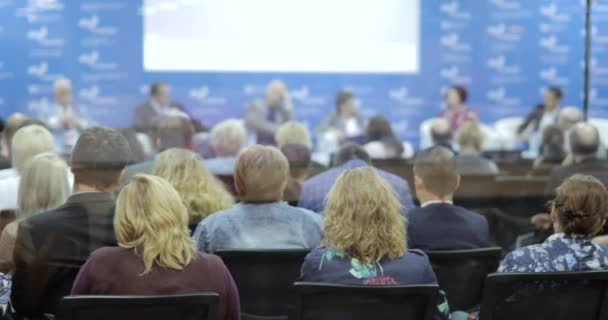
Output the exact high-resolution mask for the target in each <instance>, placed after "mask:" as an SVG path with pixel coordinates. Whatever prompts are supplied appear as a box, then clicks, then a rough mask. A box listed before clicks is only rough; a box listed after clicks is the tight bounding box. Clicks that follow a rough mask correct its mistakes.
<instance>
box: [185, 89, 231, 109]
mask: <svg viewBox="0 0 608 320" xmlns="http://www.w3.org/2000/svg"><path fill="white" fill-rule="evenodd" d="M188 96H189V97H190V98H192V99H194V100H196V101H198V102H199V103H201V104H206V105H225V104H226V100H227V99H226V98H224V97H217V96H216V97H214V96H211V95H210V90H209V87H207V86H200V87H198V88H192V89H190V90H188Z"/></svg>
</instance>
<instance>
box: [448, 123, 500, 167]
mask: <svg viewBox="0 0 608 320" xmlns="http://www.w3.org/2000/svg"><path fill="white" fill-rule="evenodd" d="M482 144H483V132H482V131H481V128H480V127H479V124H478V123H477V122H472V121H471V122H467V123H465V124H464V125H463V126H461V127H460V130H459V131H458V146H459V147H460V150H459V151H460V152H459V153H458V156H457V157H456V165H457V167H458V172H459V173H460V174H461V175H495V174H498V173H499V170H498V166H497V165H496V163H494V162H493V161H491V160H488V159H486V158H484V157H483V156H482V155H481V146H482Z"/></svg>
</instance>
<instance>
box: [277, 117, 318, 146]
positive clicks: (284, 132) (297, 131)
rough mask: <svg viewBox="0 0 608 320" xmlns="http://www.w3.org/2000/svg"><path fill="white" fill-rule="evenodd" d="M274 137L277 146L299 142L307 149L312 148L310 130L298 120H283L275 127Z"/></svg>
mask: <svg viewBox="0 0 608 320" xmlns="http://www.w3.org/2000/svg"><path fill="white" fill-rule="evenodd" d="M274 139H275V140H276V142H277V146H278V147H279V148H281V147H283V146H285V145H287V144H301V145H304V146H306V147H307V148H308V149H312V139H311V138H310V131H309V130H308V128H306V126H304V125H303V124H302V123H300V122H296V121H289V122H285V123H284V124H282V125H281V126H280V127H279V128H278V129H277V132H276V134H275V138H274Z"/></svg>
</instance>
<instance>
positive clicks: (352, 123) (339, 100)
mask: <svg viewBox="0 0 608 320" xmlns="http://www.w3.org/2000/svg"><path fill="white" fill-rule="evenodd" d="M363 122H364V121H363V117H362V116H361V114H360V113H359V110H358V109H357V105H356V99H355V96H354V95H353V94H352V93H350V92H348V91H340V92H339V93H338V95H337V96H336V109H335V110H333V111H331V112H330V113H329V114H328V115H327V117H326V118H325V119H324V120H323V121H322V122H321V124H320V125H319V127H318V128H317V132H319V133H321V134H323V133H327V132H331V133H333V134H335V135H336V138H337V140H339V141H344V140H345V139H348V138H357V137H360V136H362V135H364V134H365V132H364V129H365V128H364V123H363Z"/></svg>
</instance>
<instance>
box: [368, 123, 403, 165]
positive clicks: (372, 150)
mask: <svg viewBox="0 0 608 320" xmlns="http://www.w3.org/2000/svg"><path fill="white" fill-rule="evenodd" d="M365 131H366V132H365V133H366V134H365V140H366V143H365V145H363V148H364V149H365V151H367V153H369V156H370V157H371V158H372V159H397V158H401V157H402V155H403V153H404V149H405V148H404V146H403V145H404V144H403V142H402V141H401V140H399V138H397V136H396V135H395V133H394V132H393V127H392V126H391V124H390V122H388V120H387V119H386V118H385V117H383V116H375V117H373V118H371V119H370V120H369V122H368V123H367V128H366V130H365ZM409 153H410V156H411V153H413V150H411V151H410V152H409Z"/></svg>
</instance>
